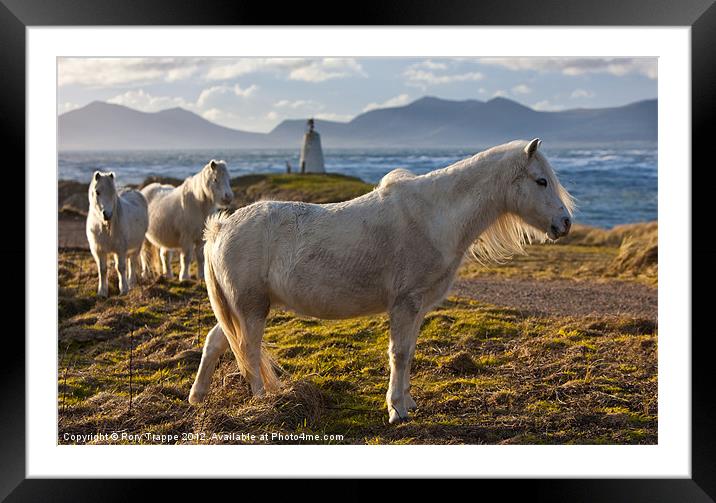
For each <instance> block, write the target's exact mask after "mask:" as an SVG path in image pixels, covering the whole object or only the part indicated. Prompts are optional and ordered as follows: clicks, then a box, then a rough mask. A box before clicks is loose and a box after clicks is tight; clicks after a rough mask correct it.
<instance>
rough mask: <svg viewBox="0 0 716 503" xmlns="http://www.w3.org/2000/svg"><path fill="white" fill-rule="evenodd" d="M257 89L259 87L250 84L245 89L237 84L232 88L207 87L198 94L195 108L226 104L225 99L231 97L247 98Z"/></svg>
mask: <svg viewBox="0 0 716 503" xmlns="http://www.w3.org/2000/svg"><path fill="white" fill-rule="evenodd" d="M258 89H259V86H257V85H255V84H252V85H250V86H249V87H247V88H242V87H241V86H240V85H239V84H236V85H233V86H225V85H221V86H212V87H207V88H206V89H203V90H202V91H201V93H199V97H198V98H197V100H196V104H195V106H196V107H198V108H205V107H208V106H213V105H215V104H218V103H220V102H226V98H227V97H228V98H231V97H232V96H235V97H239V98H249V97H250V96H252V95H253V94H254V93H255V92H256V91H257V90H258Z"/></svg>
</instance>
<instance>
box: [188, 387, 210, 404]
mask: <svg viewBox="0 0 716 503" xmlns="http://www.w3.org/2000/svg"><path fill="white" fill-rule="evenodd" d="M205 399H206V391H204V392H198V391H196V390H195V389H194V388H193V387H192V388H191V391H190V392H189V403H190V404H192V405H201V404H202V403H204V400H205Z"/></svg>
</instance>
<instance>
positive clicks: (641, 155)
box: [58, 144, 658, 228]
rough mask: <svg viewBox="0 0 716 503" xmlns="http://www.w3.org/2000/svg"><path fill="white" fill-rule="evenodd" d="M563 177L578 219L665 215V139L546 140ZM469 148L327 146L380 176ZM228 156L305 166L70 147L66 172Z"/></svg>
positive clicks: (166, 170)
mask: <svg viewBox="0 0 716 503" xmlns="http://www.w3.org/2000/svg"><path fill="white" fill-rule="evenodd" d="M542 151H543V153H544V154H545V155H546V156H547V158H548V159H549V160H550V162H551V163H552V166H553V167H554V169H555V171H556V173H557V176H558V177H559V179H560V181H561V182H562V184H563V185H564V186H565V187H566V188H567V190H569V192H570V193H571V194H572V195H573V196H574V197H575V198H576V200H577V206H578V208H577V211H576V214H575V222H576V223H581V224H585V225H591V226H596V227H602V228H611V227H614V226H615V225H619V224H626V223H633V222H644V221H649V220H656V219H657V216H658V215H657V209H658V206H657V188H658V178H657V146H656V144H654V145H640V146H639V147H638V148H635V147H616V148H615V147H607V146H605V147H599V148H597V147H593V146H591V147H589V148H586V147H585V148H574V147H572V148H543V149H542ZM476 152H477V150H472V151H471V150H469V149H464V150H460V149H450V150H443V149H391V150H386V149H383V150H379V149H375V150H361V149H325V148H324V158H325V164H326V171H328V172H331V173H342V174H345V175H350V176H355V177H358V178H361V179H362V180H364V181H366V182H368V183H373V184H374V183H377V182H378V181H379V180H380V179H381V177H383V175H385V174H386V173H388V172H389V171H391V170H393V169H395V168H405V169H408V170H409V171H411V172H413V173H415V174H423V173H427V172H429V171H432V170H435V169H439V168H443V167H445V166H448V165H450V164H452V163H453V162H455V161H458V160H460V159H464V158H465V157H468V156H471V155H473V154H474V153H476ZM212 158H214V159H223V160H225V161H226V162H227V166H228V168H229V172H230V173H231V176H232V177H235V176H239V175H247V174H252V173H282V172H285V171H286V162H289V163H290V164H291V165H292V166H293V168H294V170H295V169H296V168H297V167H298V165H299V164H298V158H299V153H298V149H295V150H288V149H274V150H270V149H240V150H239V149H233V150H231V149H226V150H212V151H206V150H171V151H160V150H151V151H149V150H143V151H62V152H60V153H59V165H58V179H60V180H77V181H89V179H90V177H91V175H92V173H93V172H94V170H102V171H105V170H112V171H114V172H115V173H116V174H117V178H118V180H119V182H120V183H121V184H138V183H141V182H142V181H143V180H144V179H145V178H147V177H148V176H151V175H159V176H168V177H174V178H185V177H187V176H189V175H191V174H193V173H195V172H197V171H198V170H199V169H200V168H201V167H202V166H203V165H204V164H206V162H207V161H208V160H210V159H212Z"/></svg>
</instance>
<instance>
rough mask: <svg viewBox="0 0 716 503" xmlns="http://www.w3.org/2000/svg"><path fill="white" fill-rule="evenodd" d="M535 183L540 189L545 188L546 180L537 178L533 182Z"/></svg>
mask: <svg viewBox="0 0 716 503" xmlns="http://www.w3.org/2000/svg"><path fill="white" fill-rule="evenodd" d="M535 181H536V182H537V185H539V186H540V187H546V186H547V180H545V179H544V178H538V179H537V180H535Z"/></svg>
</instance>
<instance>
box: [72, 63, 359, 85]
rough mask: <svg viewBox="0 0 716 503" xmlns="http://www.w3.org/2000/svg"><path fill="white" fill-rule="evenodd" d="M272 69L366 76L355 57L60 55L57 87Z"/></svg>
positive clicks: (223, 76) (317, 76)
mask: <svg viewBox="0 0 716 503" xmlns="http://www.w3.org/2000/svg"><path fill="white" fill-rule="evenodd" d="M258 72H273V73H276V74H278V75H279V76H283V77H285V78H288V79H291V80H303V81H308V82H322V81H324V80H330V79H337V78H343V77H348V76H352V75H365V72H364V70H363V67H362V66H361V64H360V63H359V62H358V61H357V60H356V59H354V58H61V59H60V61H59V64H58V83H59V85H60V86H67V85H72V84H75V85H83V86H88V87H98V88H99V87H117V86H146V85H149V84H156V83H161V82H177V81H181V80H185V79H188V78H190V77H196V76H200V77H201V78H202V79H204V80H208V81H222V80H231V79H235V78H237V77H240V76H242V75H248V74H252V73H258Z"/></svg>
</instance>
